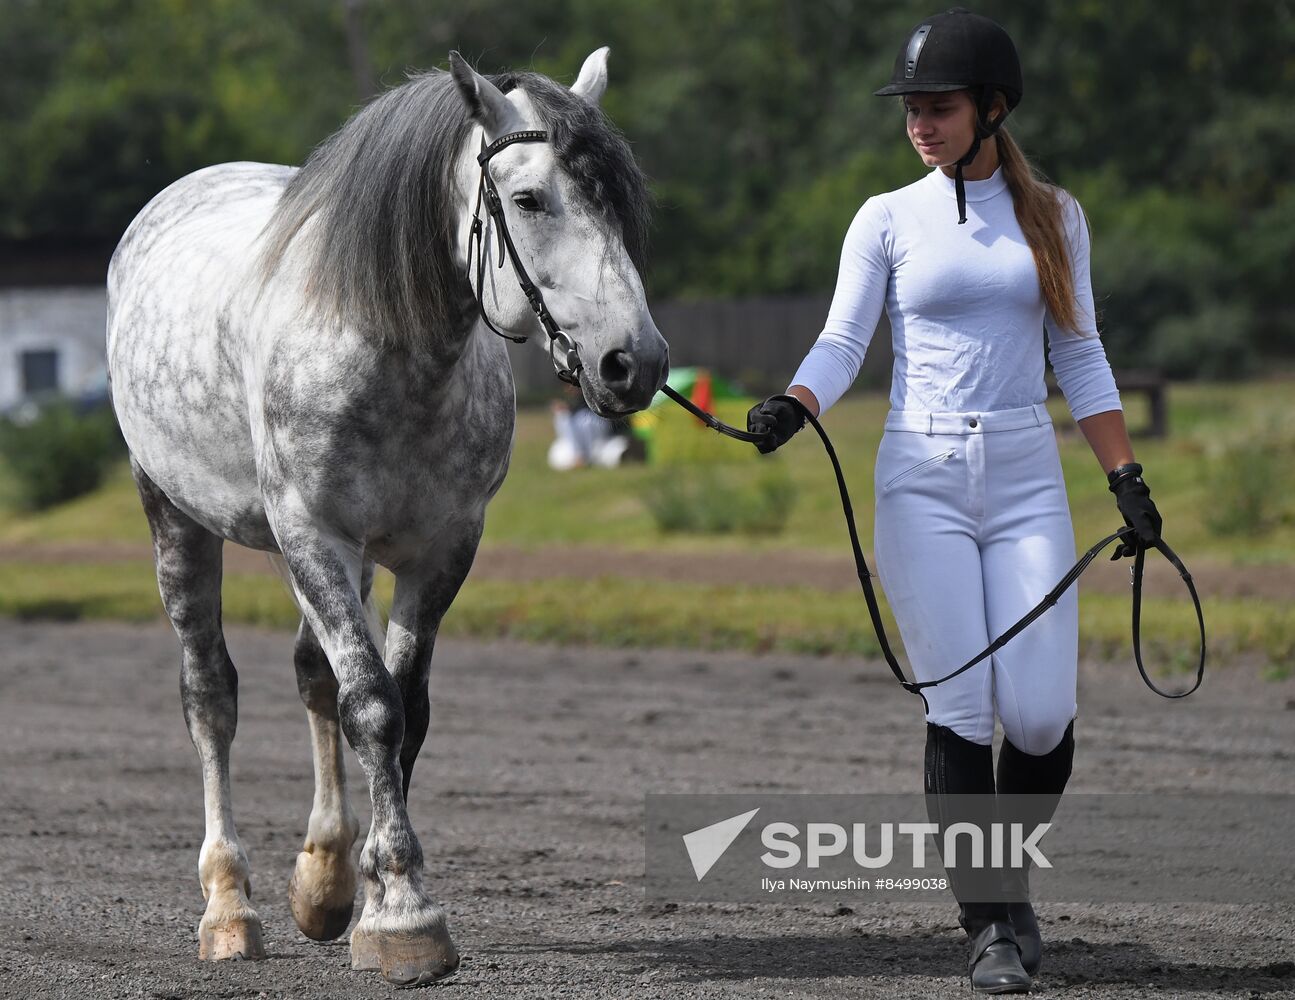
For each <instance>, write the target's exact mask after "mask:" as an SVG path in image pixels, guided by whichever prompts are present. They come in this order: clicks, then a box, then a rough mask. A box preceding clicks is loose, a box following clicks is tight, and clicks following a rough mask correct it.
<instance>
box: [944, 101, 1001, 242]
mask: <svg viewBox="0 0 1295 1000" xmlns="http://www.w3.org/2000/svg"><path fill="white" fill-rule="evenodd" d="M993 104H994V92H993V91H992V90H990V89H989V88H988V87H982V88H981V90H980V98H979V100H977V101H976V137H975V138H974V139H972V140H971V148H970V149H968V150H967V155H966V156H964V157H963V158H962V159H961V160H959V161H958V163H957V165H956V166H955V167H954V168H953V193H954V195H955V196H956V197H957V199H958V225H960V226H961V225H963V224H964V223H965V222H966V221H967V185H966V181H964V180H963V177H962V168H963V167H965V166H968V165H970V164H971V162H972V161H973V160H975V158H976V156H977V155H978V154H979V153H980V144H981V143H982V142H983V141H984V140H986V139H988V138H990V137H991V136H993V135H994V134H995V133H996V132H997V131H998V129H999V127H1000V126H1001V125H1002V124H1003V121H1004V120H1005V119H1006V118H1007V112H1004V113H1003V114H1002V115H1000V116H999V117H998V118H996V119H995V120H994V121H992V122H991V121H990V120H989V110H990V108H991V107H993Z"/></svg>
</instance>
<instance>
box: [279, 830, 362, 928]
mask: <svg viewBox="0 0 1295 1000" xmlns="http://www.w3.org/2000/svg"><path fill="white" fill-rule="evenodd" d="M288 905H289V907H290V908H291V909H292V919H293V920H295V921H296V922H297V927H298V928H300V929H301V933H302V934H304V935H306V937H308V938H310V939H311V940H312V941H332V940H333V939H334V938H339V937H341V936H342V935H343V934H345V933H346V928H347V927H349V926H350V925H351V914H352V913H353V912H354V910H355V871H354V869H352V868H351V867H350V864H349V858H346V859H343V860H342V862H340V863H338V862H336V859H335V858H334V862H333V863H332V864H329V863H328V862H321V860H320V859H319V858H317V857H316V855H314V854H307V853H306V852H305V851H303V852H302V853H300V854H298V855H297V864H296V867H295V868H293V870H292V881H291V882H289V883H288Z"/></svg>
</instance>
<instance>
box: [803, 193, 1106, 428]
mask: <svg viewBox="0 0 1295 1000" xmlns="http://www.w3.org/2000/svg"><path fill="white" fill-rule="evenodd" d="M966 190H967V222H966V224H965V225H961V226H960V225H958V224H957V209H956V207H955V204H956V203H955V195H954V184H953V179H952V178H950V177H947V176H946V175H945V174H944V173H943V171H941V170H939V169H935V170H933V171H931V173H929V174H928V175H927V176H926V177H924V178H922V179H921V180H920V181H917V182H916V183H913V184H910V185H908V186H907V187H903V188H900V189H898V190H896V191H890V192H888V193H886V194H881V195H877V196H876V197H873V198H869V199H868V200H867V201H866V202H864V204H863V207H862V208H860V209H859V212H858V214H857V215H856V216H855V217H854V222H853V223H852V224H851V225H850V230H849V232H848V233H847V234H846V237H845V245H844V246H843V248H842V250H841V269H840V273H839V275H838V277H837V284H836V293H835V295H834V296H833V299H832V307H831V309H830V310H829V312H828V316H827V323H826V325H825V326H824V328H823V332H822V333H821V334H819V337H818V340H817V341H816V342H815V344H814V346H813V347H812V348H811V349H810V351H809V353H808V354H807V355H806V356H805V360H804V361H802V362H801V365H800V368H799V369H798V370H797V371H796V377H795V378H794V379H792V384H793V385H803V386H806V387H807V388H808V389H810V390H811V391H812V392H813V393H814V395H815V397H817V399H818V401H819V405H820V407H821V409H822V410H824V411H826V410H827V408H828V407H830V406H831V405H832V404H833V403H835V402H836V401H837V400H838V399H840V398H841V395H842V394H843V393H844V392H845V391H846V389H848V388H849V387H850V384H851V383H852V382H853V381H854V379H855V376H856V375H858V373H859V366H860V365H861V364H862V363H863V358H864V354H865V353H866V352H867V349H868V343H869V341H870V340H871V339H872V335H873V332H874V331H875V330H876V327H877V320H878V319H879V318H880V317H881V309H882V306H883V305H884V306H885V308H886V313H887V315H888V316H889V317H890V328H891V335H892V338H893V341H894V351H895V368H894V377H893V379H892V381H891V388H890V405H891V408H892V409H895V410H923V411H937V412H958V413H963V412H974V411H980V412H989V411H993V410H1003V409H1012V408H1015V407H1020V406H1029V405H1031V404H1033V403H1042V402H1043V401H1044V400H1045V399H1046V398H1047V388H1046V386H1045V385H1044V382H1043V361H1044V351H1043V348H1044V339H1043V338H1044V330H1045V328H1046V330H1047V340H1048V357H1049V358H1050V359H1051V362H1052V368H1053V370H1054V371H1055V372H1056V375H1057V382H1058V384H1059V385H1060V386H1061V390H1062V392H1063V393H1064V394H1065V397H1066V402H1067V403H1068V404H1069V406H1070V411H1071V413H1072V415H1073V416H1074V418H1075V419H1076V420H1082V419H1083V418H1084V417H1088V416H1092V415H1093V414H1094V413H1102V412H1105V411H1107V410H1119V409H1122V407H1121V405H1120V394H1119V391H1118V390H1117V389H1116V387H1115V379H1114V377H1113V376H1112V375H1111V366H1110V363H1109V362H1108V361H1107V359H1106V352H1105V350H1104V349H1103V348H1102V342H1101V340H1100V339H1099V338H1098V336H1097V324H1096V320H1095V316H1094V311H1093V291H1092V282H1091V278H1090V276H1089V240H1088V227H1087V225H1086V223H1085V221H1084V217H1083V212H1082V210H1081V209H1080V208H1079V205H1078V203H1077V202H1076V201H1075V200H1074V199H1073V198H1072V197H1071V196H1070V195H1069V194H1065V195H1063V199H1064V204H1063V209H1062V218H1063V219H1064V221H1065V227H1066V239H1067V243H1068V246H1069V250H1070V261H1071V266H1072V268H1073V269H1074V284H1075V300H1076V302H1075V304H1076V310H1075V311H1076V315H1077V317H1078V323H1077V326H1078V329H1077V330H1066V329H1062V328H1059V327H1058V326H1057V324H1056V322H1055V321H1054V320H1053V318H1052V315H1051V313H1050V312H1049V311H1048V310H1047V308H1046V306H1045V304H1044V300H1043V293H1042V291H1041V290H1040V287H1039V278H1038V272H1037V270H1036V269H1035V264H1034V256H1033V254H1032V253H1031V252H1030V248H1029V245H1028V244H1027V243H1026V242H1025V237H1024V235H1023V234H1022V233H1021V227H1020V225H1019V224H1018V223H1017V221H1016V213H1015V211H1014V209H1013V205H1012V196H1011V192H1010V191H1009V190H1008V188H1007V182H1006V180H1005V179H1004V178H1003V176H1002V171H1001V169H1000V170H997V171H995V172H994V174H993V176H992V177H990V178H989V179H988V180H983V181H967V182H966Z"/></svg>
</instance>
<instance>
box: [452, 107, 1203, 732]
mask: <svg viewBox="0 0 1295 1000" xmlns="http://www.w3.org/2000/svg"><path fill="white" fill-rule="evenodd" d="M547 141H548V133H546V132H542V131H536V130H528V131H523V132H511V133H509V134H508V135H504V136H501V137H500V138H498V139H496V140H495V141H494V142H492V143H490V144H488V145H487V144H486V141H485V139H484V138H483V139H482V141H481V153H480V155H478V156H477V163H479V164H480V165H481V180H480V182H479V183H478V185H477V204H476V208H475V209H474V210H473V213H472V227H471V229H470V231H469V233H468V259H469V260H472V257H473V244H474V243H475V244H476V265H477V281H476V296H477V308H478V309H479V310H480V311H481V318H482V319H483V320H484V321H485V324H486V326H488V327H489V328H490V329H491V330H493V331H494V332H495V333H497V334H499V336H501V337H504V338H505V339H507V340H513V341H516V342H518V343H524V342H525V341H526V338H525V337H512V336H509V335H508V334H506V333H504V332H503V331H502V330H500V329H499V328H498V327H496V326H495V325H494V324H493V323H492V322H490V319H489V317H488V316H487V315H486V303H485V299H484V296H483V292H484V282H485V271H486V265H487V263H488V257H487V252H486V242H485V226H484V224H483V222H482V219H481V206H482V203H483V202H484V203H485V207H486V211H487V212H488V213H489V215H490V218H491V221H493V222H494V228H495V232H496V236H497V238H498V240H499V265H498V266H499V267H501V268H502V267H503V266H504V260H505V257H507V259H509V260H511V261H512V265H513V271H514V273H515V274H516V276H517V282H518V284H520V285H521V288H522V293H523V294H524V295H525V296H526V301H527V302H529V303H530V306H531V309H532V310H534V312H535V316H536V318H537V319H538V320H539V321H540V325H541V326H542V327H543V328H544V332H545V333H546V334H547V335H548V338H549V357H550V358H551V359H552V361H553V370H554V372H555V374H556V375H557V377H558V378H560V379H561V380H562V381H564V382H568V383H570V384H571V385H579V384H580V376H579V373H580V367H581V364H580V354H579V351H578V350H577V348H576V345H575V342H574V341H573V340H572V339H571V338H570V337H569V336H568V335H567V334H566V333H564V332H563V331H562V329H561V328H560V327H559V326H558V324H557V321H556V320H554V319H553V316H552V315H551V314H550V313H549V310H548V307H547V306H545V304H544V296H543V295H542V294H541V292H540V290H539V289H538V288H537V287H536V286H535V283H534V282H533V281H531V279H530V275H529V274H527V273H526V268H525V267H524V266H523V264H522V260H521V257H519V256H518V254H517V248H516V247H515V246H514V245H513V239H512V236H511V234H510V233H509V232H508V223H507V221H506V220H505V218H504V206H503V202H502V201H501V199H500V197H499V192H498V191H497V190H496V189H495V182H494V179H493V178H492V177H491V176H490V158H491V157H493V156H494V155H495V154H496V153H498V152H499V151H500V150H501V149H504V148H506V147H508V146H511V145H512V144H513V143H515V142H547ZM559 351H560V352H561V354H560V355H559V354H558V353H556V352H559ZM661 391H662V392H663V393H665V394H666V395H667V396H669V397H670V398H671V399H672V400H674V401H675V402H676V403H678V404H679V405H680V406H682V407H683V408H684V409H685V410H687V411H688V412H689V413H691V414H692V415H693V416H694V417H696V418H697V419H698V420H700V421H701V422H702V423H704V424H706V425H707V426H708V427H711V428H714V429H715V430H716V431H718V432H719V433H721V434H723V435H725V436H727V437H731V438H733V439H734V440H736V441H745V442H746V443H748V444H756V443H758V442H760V441H762V440H764V435H763V434H752V433H751V432H750V431H743V430H738V429H737V428H736V427H730V426H729V425H728V424H726V423H724V422H723V421H721V420H719V419H718V418H716V417H715V416H714V415H712V414H710V413H707V412H706V411H705V410H703V409H701V408H700V407H698V406H695V405H694V404H693V403H692V401H691V400H689V399H686V398H685V397H683V396H681V395H680V394H679V393H677V392H675V391H674V390H673V389H671V388H670V387H669V386H668V385H667V386H664V387H662V389H661ZM780 398H782V399H788V400H791V401H792V402H793V403H794V404H795V406H796V407H797V409H799V410H800V412H801V413H802V414H803V415H804V417H805V419H806V420H808V421H809V422H810V424H811V425H812V426H813V428H814V430H816V431H817V432H818V437H819V440H821V441H822V442H823V448H824V450H825V451H826V452H827V457H828V458H829V459H830V460H831V462H832V471H833V472H835V473H836V487H837V490H839V491H840V494H841V509H842V511H843V512H844V513H845V526H846V528H848V529H849V532H850V547H851V548H852V549H853V550H854V565H855V569H856V570H858V573H859V583H860V584H861V585H862V586H863V596H864V599H865V600H866V601H867V602H868V614H869V615H870V616H871V618H872V627H873V630H874V631H875V632H876V633H877V641H878V642H880V643H881V653H882V655H883V656H884V657H885V658H886V662H887V663H888V664H889V665H890V669H891V672H892V673H894V675H895V679H896V680H898V681H899V683H900V684H902V685H903V687H904V690H905V691H911V692H912V693H913V694H915V695H917V696H918V697H920V698H921V699H922V704H924V705H926V696H925V695H924V694H922V691H923V690H924V689H925V688H929V687H935V685H937V684H943V683H944V682H945V681H947V680H951V679H953V678H954V677H957V676H958V675H959V674H961V673H965V672H966V671H968V670H970V669H971V668H972V667H974V666H975V665H976V664H977V663H979V662H980V661H981V660H983V659H985V658H986V657H987V656H991V655H993V654H994V653H995V652H997V651H998V650H999V649H1001V648H1002V647H1003V646H1005V645H1007V643H1009V642H1011V641H1012V639H1014V638H1015V637H1016V636H1017V635H1018V634H1020V632H1021V631H1022V630H1023V629H1025V628H1026V627H1027V626H1028V625H1030V623H1031V622H1033V621H1034V620H1035V619H1037V618H1038V617H1039V616H1040V615H1042V614H1044V613H1045V612H1046V611H1047V610H1048V609H1049V608H1051V607H1052V606H1053V605H1054V604H1056V603H1057V601H1058V600H1059V599H1060V598H1061V595H1062V594H1064V593H1065V592H1066V590H1067V589H1069V587H1070V586H1071V584H1073V583H1074V582H1075V581H1076V580H1078V579H1079V575H1080V574H1081V573H1083V571H1084V570H1085V569H1087V568H1088V564H1089V563H1091V562H1092V561H1093V560H1094V559H1095V558H1097V555H1098V553H1100V552H1101V551H1102V549H1104V548H1106V546H1108V545H1110V544H1111V542H1113V541H1116V540H1117V539H1121V538H1125V537H1126V536H1127V537H1128V539H1129V540H1130V541H1132V542H1134V543H1135V546H1136V549H1137V551H1136V554H1135V556H1134V559H1133V658H1134V659H1135V660H1136V661H1137V664H1138V673H1140V674H1141V675H1142V679H1143V680H1144V681H1145V682H1146V684H1147V687H1149V688H1151V690H1152V691H1154V692H1155V693H1156V694H1158V695H1160V696H1161V697H1162V698H1185V697H1187V695H1189V694H1191V693H1192V692H1193V691H1195V690H1196V689H1197V688H1198V687H1200V686H1201V681H1202V680H1203V679H1204V678H1205V616H1204V614H1203V613H1202V612H1201V602H1200V598H1199V597H1197V595H1196V585H1195V584H1194V583H1192V576H1191V574H1190V573H1188V572H1187V567H1186V566H1184V565H1183V562H1182V560H1181V559H1179V558H1178V556H1177V555H1175V554H1174V551H1173V549H1171V548H1170V547H1169V546H1168V545H1166V544H1165V543H1164V541H1162V540H1157V541H1155V542H1153V543H1152V545H1153V546H1154V547H1155V548H1157V549H1159V550H1160V553H1161V554H1162V555H1163V556H1164V557H1165V558H1166V559H1168V560H1169V561H1170V562H1171V563H1172V564H1173V565H1174V568H1175V569H1177V570H1178V575H1179V576H1181V577H1182V578H1183V582H1184V583H1185V584H1187V590H1188V592H1189V593H1190V594H1191V595H1192V603H1193V604H1194V605H1195V606H1196V621H1197V624H1198V625H1199V626H1200V633H1201V658H1200V662H1199V663H1198V664H1197V666H1196V683H1195V684H1193V685H1192V686H1191V687H1190V688H1189V689H1188V690H1186V691H1183V692H1181V693H1179V694H1169V693H1168V692H1165V691H1161V690H1160V689H1159V688H1158V687H1156V686H1155V684H1154V683H1152V681H1151V678H1150V677H1149V676H1147V671H1146V668H1145V667H1143V665H1142V632H1141V629H1142V570H1143V566H1144V564H1145V561H1146V546H1145V545H1144V544H1143V543H1141V542H1138V541H1137V539H1136V538H1135V537H1134V535H1135V532H1134V530H1133V529H1132V528H1121V529H1120V530H1119V531H1117V532H1115V534H1113V535H1107V536H1106V537H1105V538H1103V539H1102V540H1101V541H1100V542H1098V543H1097V544H1096V545H1094V546H1093V547H1092V548H1091V549H1089V550H1088V551H1087V552H1085V553H1084V555H1083V557H1082V558H1081V559H1080V560H1079V561H1078V562H1077V563H1075V565H1074V566H1072V567H1071V568H1070V571H1069V572H1068V573H1067V574H1066V575H1065V576H1064V577H1062V578H1061V581H1060V582H1059V583H1058V584H1057V585H1056V586H1055V587H1053V588H1052V590H1050V591H1049V592H1048V594H1047V596H1046V597H1044V598H1043V600H1042V601H1040V602H1039V603H1038V604H1037V605H1036V606H1035V607H1034V608H1033V609H1032V610H1031V611H1030V613H1029V614H1027V615H1026V616H1025V617H1024V618H1022V619H1021V620H1020V621H1019V622H1017V623H1016V624H1015V625H1013V626H1012V627H1011V628H1009V629H1008V630H1007V631H1006V632H1004V633H1003V634H1002V635H1000V636H999V637H998V638H997V639H995V640H994V641H993V642H991V643H990V644H989V645H988V646H987V647H986V648H985V650H984V651H983V652H981V653H979V654H977V655H976V656H975V657H974V658H973V659H971V660H968V661H967V662H966V663H964V664H963V665H962V666H960V667H959V668H958V669H957V670H954V671H953V672H952V673H949V674H946V675H945V676H943V677H940V678H937V679H936V680H933V681H910V680H909V679H908V678H907V677H905V676H904V671H903V670H902V669H901V668H900V666H899V661H898V660H897V659H896V658H895V653H894V651H893V650H892V649H891V648H890V641H889V640H888V639H887V638H886V627H885V625H883V624H882V621H881V607H880V605H879V604H878V603H877V594H876V592H875V591H874V589H873V586H872V573H871V572H869V570H868V564H867V563H866V562H865V561H864V558H863V548H862V547H861V546H860V545H859V532H858V530H857V529H856V528H855V525H854V507H853V505H852V504H851V503H850V491H849V490H848V489H846V486H845V474H844V473H843V472H842V471H841V462H840V460H839V459H837V457H836V449H835V448H833V447H832V441H831V439H830V438H829V437H828V436H827V431H825V430H823V426H822V424H820V423H819V422H818V420H817V418H815V416H814V415H813V414H812V413H810V412H809V410H807V409H806V408H805V404H803V403H802V402H801V401H800V400H799V399H796V397H795V396H782V397H780ZM927 710H928V712H929V710H930V706H929V705H927Z"/></svg>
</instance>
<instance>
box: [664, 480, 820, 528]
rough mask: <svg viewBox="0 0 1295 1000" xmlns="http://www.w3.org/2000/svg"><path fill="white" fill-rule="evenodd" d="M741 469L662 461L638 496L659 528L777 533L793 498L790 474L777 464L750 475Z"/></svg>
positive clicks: (785, 522) (794, 495)
mask: <svg viewBox="0 0 1295 1000" xmlns="http://www.w3.org/2000/svg"><path fill="white" fill-rule="evenodd" d="M743 471H745V470H741V469H731V468H730V469H722V468H714V467H709V468H708V467H705V466H694V465H690V466H682V467H681V466H674V467H666V468H665V469H663V470H662V471H661V472H660V473H659V474H658V475H657V476H656V477H655V478H654V479H653V480H652V481H651V482H650V483H649V484H648V487H647V489H646V490H645V491H644V494H643V500H644V503H645V504H646V505H647V508H648V510H649V511H650V512H651V514H652V518H653V520H654V521H655V522H656V525H657V528H658V529H660V530H661V531H664V532H683V533H693V534H708V535H719V534H730V533H733V532H740V533H743V534H751V535H756V534H758V535H777V534H780V533H781V532H782V530H783V528H785V527H786V525H787V518H788V516H789V515H790V514H791V511H792V508H793V507H794V506H795V504H796V487H795V485H794V484H793V483H792V481H791V478H790V476H788V475H787V473H786V472H785V471H784V470H782V469H777V470H774V471H766V470H761V473H760V475H759V477H758V478H756V479H754V480H752V478H751V477H750V476H749V475H742V474H741V473H742V472H743Z"/></svg>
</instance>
